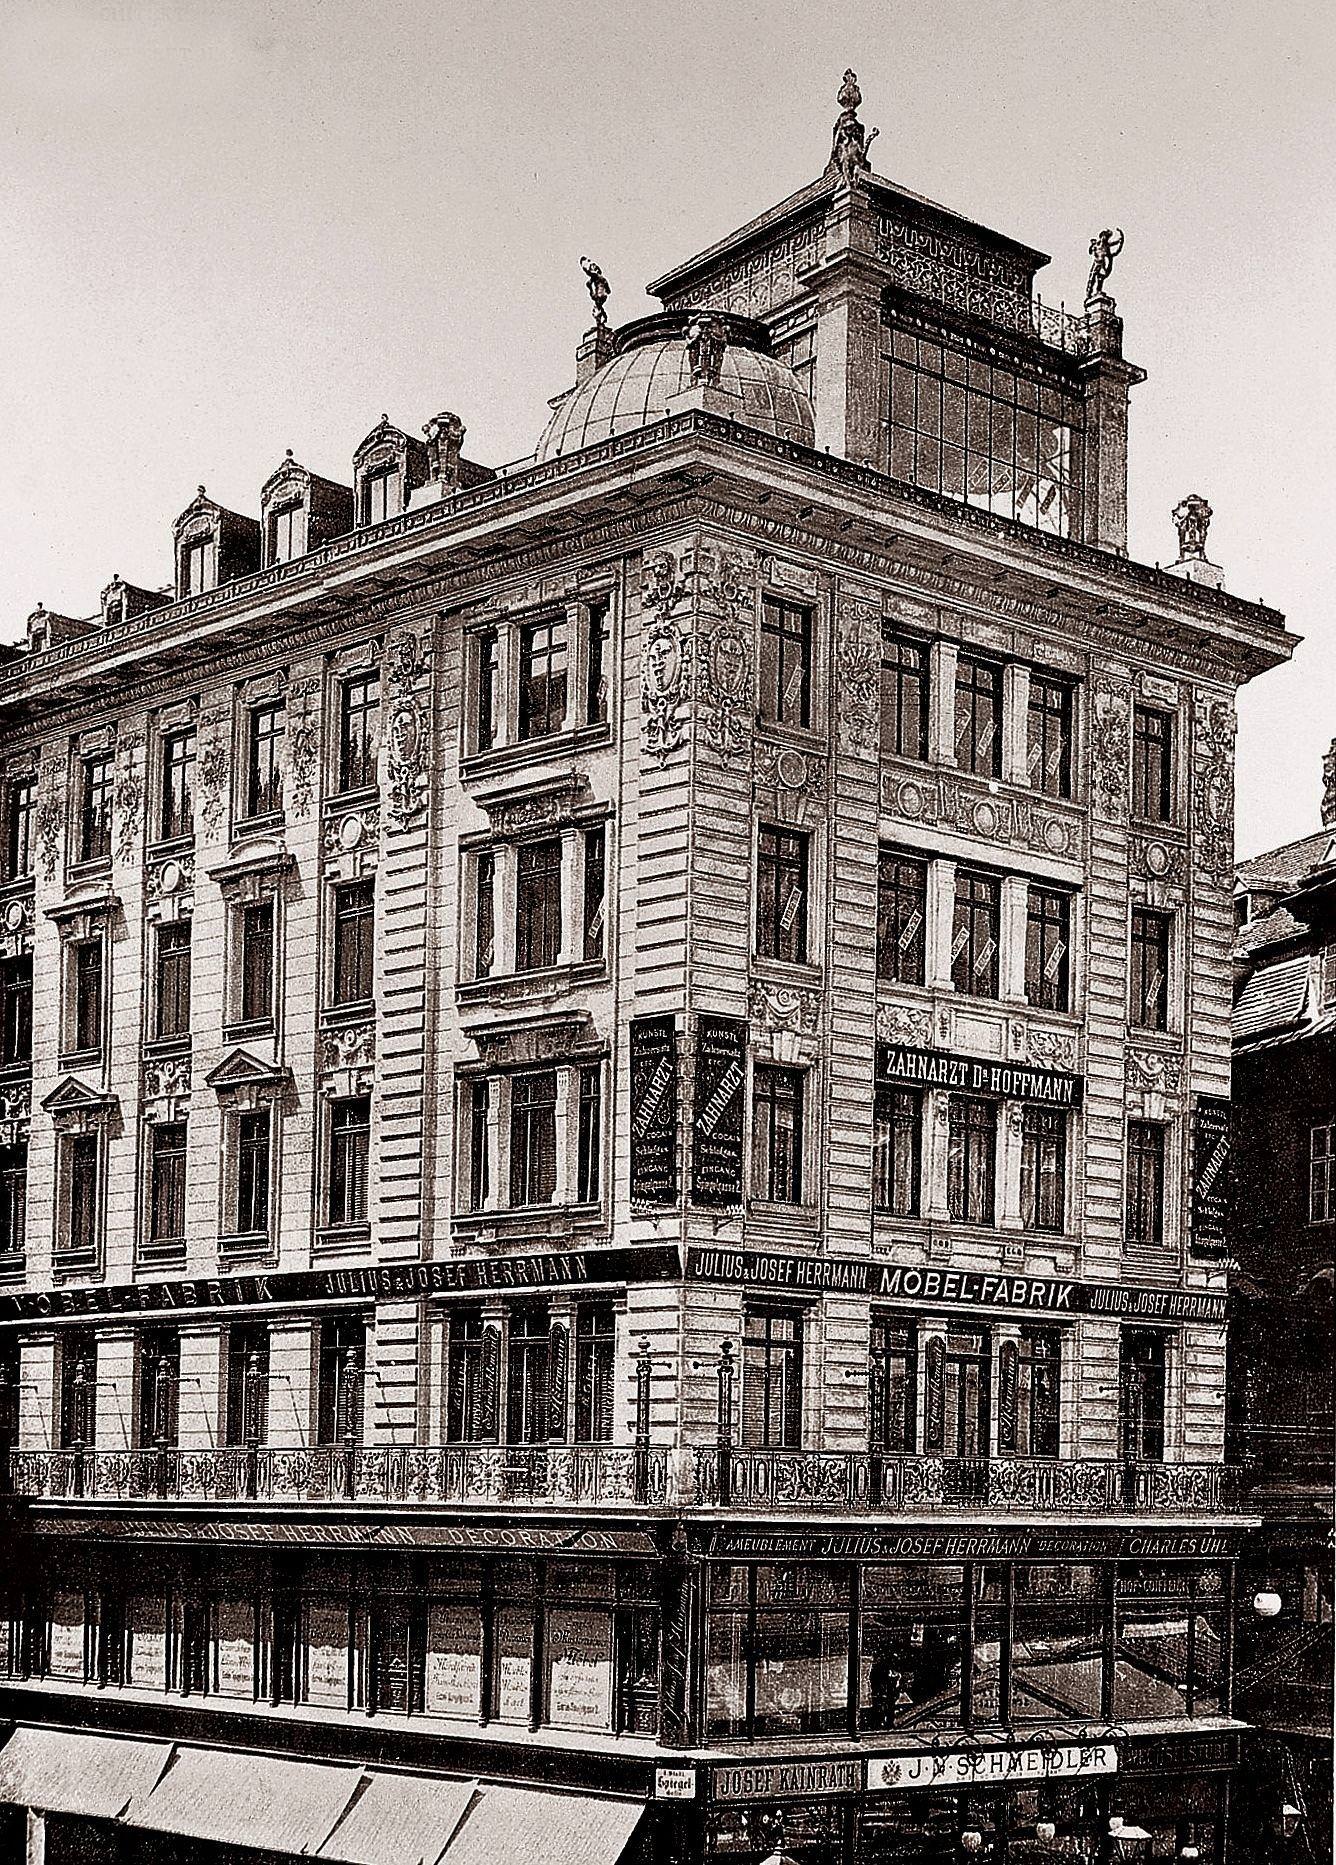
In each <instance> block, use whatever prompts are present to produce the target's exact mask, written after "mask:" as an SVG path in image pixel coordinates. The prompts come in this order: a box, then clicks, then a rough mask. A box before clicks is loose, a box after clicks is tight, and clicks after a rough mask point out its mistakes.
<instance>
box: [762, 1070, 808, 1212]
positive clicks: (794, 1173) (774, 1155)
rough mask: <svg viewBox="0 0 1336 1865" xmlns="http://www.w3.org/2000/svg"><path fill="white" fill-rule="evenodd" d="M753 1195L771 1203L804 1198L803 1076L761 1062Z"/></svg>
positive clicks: (788, 1202)
mask: <svg viewBox="0 0 1336 1865" xmlns="http://www.w3.org/2000/svg"><path fill="white" fill-rule="evenodd" d="M752 1196H753V1197H755V1198H760V1199H764V1200H765V1201H766V1202H767V1203H770V1204H801V1203H802V1199H803V1077H802V1071H801V1070H800V1069H790V1068H771V1067H769V1066H768V1065H766V1064H761V1063H758V1064H757V1066H756V1068H755V1070H754V1072H753V1076H752Z"/></svg>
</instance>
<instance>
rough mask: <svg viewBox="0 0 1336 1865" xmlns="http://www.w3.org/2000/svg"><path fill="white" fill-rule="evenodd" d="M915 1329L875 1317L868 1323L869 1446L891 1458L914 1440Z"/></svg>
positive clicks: (914, 1325)
mask: <svg viewBox="0 0 1336 1865" xmlns="http://www.w3.org/2000/svg"><path fill="white" fill-rule="evenodd" d="M917 1425H918V1325H917V1323H916V1322H913V1321H895V1320H892V1319H890V1318H889V1317H888V1316H875V1317H874V1318H873V1322H872V1442H873V1445H874V1446H875V1448H876V1449H877V1450H882V1451H889V1452H890V1453H891V1454H892V1455H894V1456H901V1457H903V1456H905V1455H907V1454H909V1453H911V1452H912V1451H913V1450H914V1448H915V1445H916V1443H917V1439H918V1431H917Z"/></svg>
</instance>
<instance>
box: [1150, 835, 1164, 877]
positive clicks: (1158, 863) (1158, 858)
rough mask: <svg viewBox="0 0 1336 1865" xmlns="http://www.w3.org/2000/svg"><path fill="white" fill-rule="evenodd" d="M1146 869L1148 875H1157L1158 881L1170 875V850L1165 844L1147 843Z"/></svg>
mask: <svg viewBox="0 0 1336 1865" xmlns="http://www.w3.org/2000/svg"><path fill="white" fill-rule="evenodd" d="M1146 869H1147V872H1148V873H1150V874H1153V875H1155V876H1156V878H1157V879H1158V878H1160V877H1161V876H1163V875H1166V874H1168V872H1169V850H1168V849H1167V848H1166V847H1165V845H1164V843H1163V842H1147V844H1146Z"/></svg>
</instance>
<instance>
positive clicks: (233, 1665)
mask: <svg viewBox="0 0 1336 1865" xmlns="http://www.w3.org/2000/svg"><path fill="white" fill-rule="evenodd" d="M214 1667H215V1668H214V1675H215V1677H216V1679H217V1689H218V1692H219V1694H220V1695H221V1696H225V1697H254V1695H255V1608H254V1606H253V1605H252V1604H251V1602H250V1601H249V1600H235V1599H231V1600H219V1602H218V1606H217V1610H216V1614H215V1619H214Z"/></svg>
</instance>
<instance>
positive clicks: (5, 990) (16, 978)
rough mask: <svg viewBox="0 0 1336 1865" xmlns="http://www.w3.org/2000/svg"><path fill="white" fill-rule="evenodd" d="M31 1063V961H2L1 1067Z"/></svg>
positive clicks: (26, 958)
mask: <svg viewBox="0 0 1336 1865" xmlns="http://www.w3.org/2000/svg"><path fill="white" fill-rule="evenodd" d="M31 1060H32V958H31V957H30V956H29V955H28V954H26V953H25V954H24V955H23V956H22V957H19V958H6V959H0V1067H4V1068H11V1067H13V1066H15V1065H16V1064H18V1063H23V1062H31Z"/></svg>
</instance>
